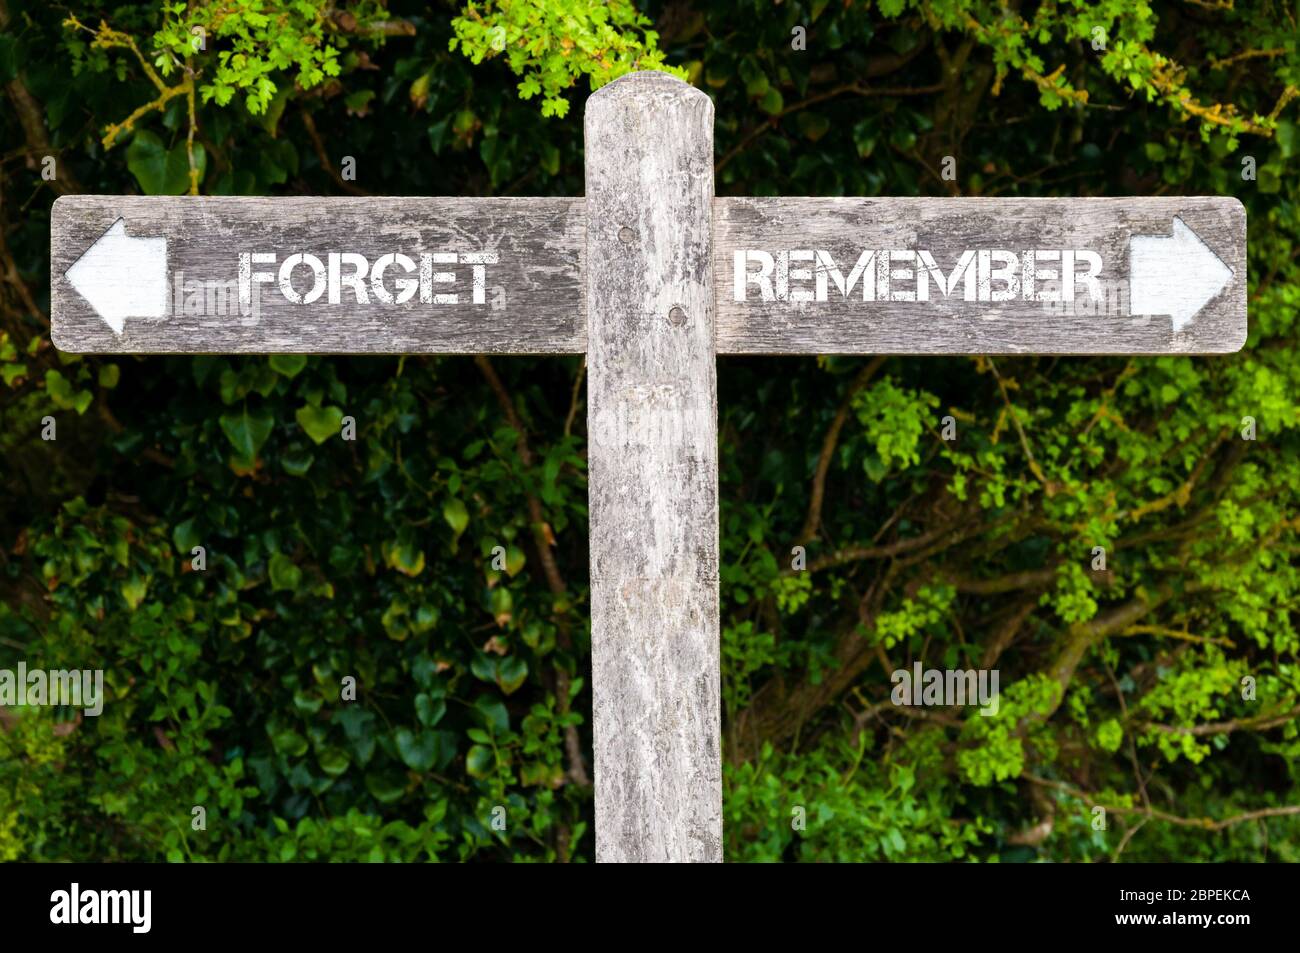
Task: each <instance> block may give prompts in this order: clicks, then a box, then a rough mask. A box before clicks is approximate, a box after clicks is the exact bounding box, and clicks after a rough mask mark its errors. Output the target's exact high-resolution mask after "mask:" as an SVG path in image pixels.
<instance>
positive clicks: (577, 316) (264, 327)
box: [50, 195, 586, 354]
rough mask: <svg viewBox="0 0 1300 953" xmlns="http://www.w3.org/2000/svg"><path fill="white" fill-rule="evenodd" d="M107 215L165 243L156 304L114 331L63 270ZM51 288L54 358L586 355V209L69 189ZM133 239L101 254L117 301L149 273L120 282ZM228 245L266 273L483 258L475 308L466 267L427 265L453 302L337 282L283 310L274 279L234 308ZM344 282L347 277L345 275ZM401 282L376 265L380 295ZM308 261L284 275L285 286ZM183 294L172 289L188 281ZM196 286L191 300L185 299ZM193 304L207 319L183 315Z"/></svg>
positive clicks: (59, 215)
mask: <svg viewBox="0 0 1300 953" xmlns="http://www.w3.org/2000/svg"><path fill="white" fill-rule="evenodd" d="M119 219H121V220H122V221H123V222H124V225H125V234H126V235H127V236H128V237H131V238H135V239H141V238H158V237H161V238H165V239H166V242H167V251H166V255H167V294H166V305H165V308H166V311H165V313H164V314H162V315H161V316H155V317H143V318H140V317H129V318H127V319H126V320H125V322H124V325H123V327H122V333H121V334H116V333H114V331H113V330H112V328H111V327H110V326H109V323H108V322H106V320H105V319H104V318H103V317H102V315H101V314H100V313H97V312H96V310H95V309H94V308H93V307H92V306H91V304H90V303H89V302H87V300H86V299H85V298H84V297H82V295H81V294H80V293H79V292H78V291H77V290H76V289H75V288H74V287H73V286H72V284H71V282H70V281H69V280H68V278H67V272H68V270H69V268H71V267H72V266H73V264H74V263H75V262H77V260H78V259H79V258H80V257H81V256H82V255H83V254H84V253H85V252H86V251H87V249H89V248H90V247H91V246H92V245H95V243H96V242H97V241H98V240H99V239H100V238H101V236H103V235H104V234H105V232H106V231H107V230H108V229H109V228H110V227H111V226H113V225H114V223H115V222H117V221H118V220H119ZM50 244H51V267H50V295H51V301H52V309H51V310H52V312H53V338H54V343H55V345H56V346H58V347H59V348H60V349H61V350H65V351H76V352H99V353H114V354H121V353H166V352H173V353H187V354H198V353H232V352H233V353H270V352H277V351H285V352H298V353H338V354H363V353H456V354H478V353H506V354H530V353H535V354H553V353H581V352H582V351H585V350H586V338H585V334H586V319H585V315H584V311H585V307H586V289H585V285H584V282H583V263H582V259H583V255H584V254H585V244H586V236H585V216H584V214H583V201H582V199H568V198H559V199H555V198H296V197H275V198H204V197H200V198H189V197H175V198H171V197H142V196H124V195H75V196H72V195H69V196H63V197H61V198H59V199H58V200H57V201H56V202H55V203H54V211H53V213H52V223H51V236H50ZM134 247H135V246H129V247H128V251H129V252H130V253H129V254H128V255H127V256H125V258H126V265H127V267H125V268H124V267H122V261H121V259H122V257H123V256H109V257H108V258H107V259H105V261H106V266H107V267H109V268H112V269H113V270H114V272H115V274H111V275H107V276H102V280H104V281H107V282H109V283H110V285H113V284H114V283H116V287H110V291H111V292H112V293H119V294H129V293H130V292H132V290H133V289H136V288H138V286H139V283H140V282H141V281H144V280H147V275H146V274H144V273H141V274H138V275H132V274H131V273H130V264H131V258H132V257H136V258H141V259H142V258H144V257H145V256H144V255H143V254H141V255H138V256H137V255H134V253H133V249H134ZM241 252H248V253H252V252H266V253H275V254H276V255H277V262H276V264H275V265H254V266H253V268H254V269H255V270H259V271H260V270H266V271H268V272H275V271H276V269H277V268H278V265H279V263H280V262H281V261H282V260H283V259H284V258H286V257H288V256H289V255H292V254H294V253H296V252H305V253H307V254H311V255H315V256H316V257H318V258H319V259H321V261H322V262H324V261H326V259H327V255H328V254H329V253H330V252H335V253H340V254H342V253H351V254H355V255H361V256H364V257H365V259H366V260H367V262H368V263H369V264H370V266H372V267H373V265H374V264H375V263H376V262H377V261H378V259H379V258H380V257H381V256H383V255H386V254H390V253H398V254H402V255H405V256H407V258H409V259H411V260H412V261H413V262H415V263H417V264H418V263H419V257H418V256H419V254H420V253H422V252H424V253H432V254H448V253H479V254H481V253H495V254H496V256H497V257H498V259H499V261H498V263H496V264H487V265H484V272H483V274H484V279H485V285H486V287H485V288H484V289H483V298H484V300H483V302H482V303H481V304H476V303H474V302H473V297H474V295H473V277H474V276H473V268H472V266H471V265H468V264H466V263H463V262H461V263H456V264H444V263H438V264H434V265H433V266H432V271H433V272H434V273H438V274H449V275H451V276H452V277H453V280H451V281H445V282H444V281H437V282H434V283H433V285H432V287H433V290H434V291H435V292H436V293H437V294H456V295H457V296H458V299H459V300H458V303H456V304H445V303H436V302H432V301H431V302H423V301H421V300H420V299H421V295H420V294H416V295H415V296H414V297H413V298H412V299H411V300H409V301H406V302H405V303H402V304H396V303H393V304H385V303H382V302H381V301H379V300H378V299H377V297H376V296H375V295H374V294H373V293H371V292H370V288H369V285H368V283H367V298H368V303H366V304H360V303H358V302H357V300H356V293H355V291H352V290H351V289H350V288H349V287H348V286H347V285H346V284H344V285H343V287H342V288H341V289H340V290H341V295H340V301H339V303H337V304H331V303H329V301H328V297H329V295H328V294H325V295H323V296H322V297H321V298H320V299H318V300H316V301H315V302H313V303H310V304H295V303H292V302H291V301H290V300H288V299H287V298H286V297H285V296H284V295H283V294H282V293H281V291H280V288H279V285H278V283H277V282H264V283H259V284H258V291H259V292H260V295H259V313H258V314H257V315H256V316H252V315H245V314H241V313H240V308H239V302H238V295H237V293H236V288H237V285H238V280H239V255H240V253H241ZM344 273H347V271H346V269H344ZM405 277H412V278H414V277H417V275H415V274H412V275H410V276H408V275H405V274H404V273H403V272H402V271H401V270H400V269H398V268H396V267H390V268H389V269H388V271H387V273H386V275H385V276H384V281H383V284H384V286H385V288H386V290H387V291H388V293H389V294H390V295H391V294H394V291H395V287H394V286H395V282H396V281H397V280H398V279H400V278H405ZM311 279H312V274H311V271H310V269H309V268H307V267H302V266H300V267H299V268H298V269H297V270H296V274H295V279H294V281H295V286H296V287H297V288H298V289H299V291H302V290H304V289H305V288H306V287H308V286H309V285H310V283H311ZM187 284H188V286H189V287H190V289H191V291H190V293H187V292H186V286H187ZM195 289H197V291H198V295H197V296H196V295H195V294H194V290H195ZM199 301H203V302H204V304H203V310H204V312H205V313H191V314H187V313H185V312H186V310H187V309H186V304H187V303H189V305H190V306H191V307H190V309H189V310H191V311H197V310H198V302H199Z"/></svg>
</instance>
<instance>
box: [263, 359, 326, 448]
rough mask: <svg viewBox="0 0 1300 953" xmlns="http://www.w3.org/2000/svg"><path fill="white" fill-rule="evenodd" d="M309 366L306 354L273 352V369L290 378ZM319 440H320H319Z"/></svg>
mask: <svg viewBox="0 0 1300 953" xmlns="http://www.w3.org/2000/svg"><path fill="white" fill-rule="evenodd" d="M306 366H307V355H306V354H272V355H271V370H273V371H275V372H276V373H277V374H283V375H284V376H285V377H288V378H290V379H292V378H294V377H297V376H298V374H299V373H300V372H301V371H302V369H303V368H304V367H306ZM317 442H319V441H317Z"/></svg>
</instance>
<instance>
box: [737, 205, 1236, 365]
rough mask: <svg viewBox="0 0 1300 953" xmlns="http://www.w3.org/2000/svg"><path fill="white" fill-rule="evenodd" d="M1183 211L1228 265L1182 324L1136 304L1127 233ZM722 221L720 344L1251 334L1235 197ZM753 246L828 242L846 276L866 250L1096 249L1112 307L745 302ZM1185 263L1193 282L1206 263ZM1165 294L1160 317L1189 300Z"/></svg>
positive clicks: (810, 211)
mask: <svg viewBox="0 0 1300 953" xmlns="http://www.w3.org/2000/svg"><path fill="white" fill-rule="evenodd" d="M1176 217H1177V218H1179V219H1180V220H1181V221H1182V222H1183V223H1185V224H1186V225H1187V226H1188V227H1189V228H1190V229H1192V230H1193V231H1194V232H1195V234H1196V235H1197V236H1199V238H1200V239H1201V240H1202V241H1203V242H1204V243H1205V245H1206V246H1208V248H1209V250H1211V251H1212V252H1213V253H1214V255H1215V256H1217V257H1218V258H1219V259H1221V260H1222V262H1223V263H1224V264H1225V265H1227V267H1228V268H1230V269H1231V270H1232V276H1231V279H1230V280H1229V281H1228V282H1227V285H1226V287H1224V288H1223V290H1222V291H1221V292H1220V293H1219V294H1217V295H1216V296H1215V297H1213V298H1212V299H1211V300H1210V301H1209V303H1208V304H1207V305H1206V306H1205V307H1204V308H1202V309H1201V310H1200V311H1199V313H1198V314H1196V315H1195V317H1194V318H1193V319H1192V320H1191V321H1190V323H1188V324H1186V326H1185V327H1183V328H1181V329H1180V330H1179V331H1177V332H1175V330H1174V328H1173V323H1174V322H1173V321H1172V320H1171V319H1170V318H1169V317H1168V316H1153V315H1150V314H1147V315H1142V314H1137V315H1134V314H1130V313H1129V310H1130V309H1129V308H1128V307H1127V294H1128V290H1129V289H1128V283H1129V280H1130V278H1131V277H1132V276H1131V269H1130V261H1129V257H1130V239H1131V238H1132V237H1133V236H1170V235H1171V233H1172V229H1173V221H1174V219H1175V218H1176ZM713 223H714V256H715V260H714V269H713V270H714V284H715V289H716V298H717V351H718V353H720V354H831V353H842V354H934V353H957V354H980V353H990V354H992V353H1027V354H1147V353H1152V354H1156V353H1184V354H1193V353H1220V352H1228V351H1235V350H1238V349H1239V348H1240V347H1241V346H1242V344H1243V343H1244V342H1245V339H1246V213H1245V209H1244V208H1243V207H1242V205H1241V203H1240V202H1238V201H1237V200H1236V199H1233V198H1223V197H1161V198H1080V199H1023V198H1008V199H979V198H957V199H953V198H872V199H866V198H720V199H717V200H715V202H714V205H713ZM1162 247H1163V246H1162ZM1168 247H1169V248H1170V250H1171V251H1172V252H1173V254H1171V255H1166V256H1164V258H1163V259H1162V260H1161V261H1160V263H1159V264H1160V266H1161V267H1178V266H1179V263H1180V262H1183V261H1184V260H1185V259H1186V257H1187V256H1186V255H1184V254H1183V249H1181V248H1175V246H1174V245H1173V243H1172V242H1170V243H1169V245H1168ZM746 249H766V250H768V251H769V252H772V253H775V252H776V251H778V250H787V251H789V250H796V249H805V250H806V249H823V250H826V251H828V252H829V253H830V255H831V257H832V259H833V260H834V261H835V262H837V264H838V266H839V268H840V269H842V271H843V273H844V274H845V275H847V274H848V272H849V269H850V268H851V266H852V265H853V264H854V262H855V261H856V260H857V258H858V256H859V254H860V253H861V252H862V251H863V250H867V249H902V250H908V249H910V250H913V251H915V250H917V249H927V250H929V251H930V252H931V253H932V254H933V256H934V259H935V260H936V261H937V262H938V264H939V265H940V267H941V268H942V269H943V270H944V271H948V270H949V269H951V268H952V267H953V265H954V264H955V263H956V261H957V260H958V256H959V255H960V254H961V252H962V251H963V250H965V249H1008V250H1011V251H1015V252H1021V251H1023V250H1025V249H1092V250H1095V251H1096V252H1097V253H1098V254H1099V255H1100V256H1101V258H1102V261H1103V269H1102V273H1101V277H1102V278H1103V279H1104V280H1105V282H1107V285H1106V290H1107V291H1108V293H1109V292H1114V293H1115V296H1116V297H1115V299H1114V302H1115V304H1116V306H1114V307H1111V308H1109V309H1107V308H1104V307H1103V308H1102V309H1101V310H1103V311H1105V310H1109V311H1110V312H1111V313H1101V314H1097V313H1090V312H1091V311H1093V310H1097V309H1094V308H1090V306H1089V302H1088V301H1087V300H1086V299H1085V297H1084V294H1083V290H1084V289H1083V288H1082V287H1080V288H1079V289H1078V291H1077V294H1076V298H1075V301H1074V302H1073V305H1074V306H1073V307H1071V308H1069V309H1068V310H1067V309H1066V308H1064V307H1062V306H1061V305H1055V304H1053V303H1051V302H1041V301H1029V300H1023V299H1017V300H1010V301H996V302H989V303H986V302H978V301H976V302H971V301H966V300H963V296H962V295H961V294H957V295H955V296H954V297H953V298H950V299H944V298H943V297H942V296H940V295H936V294H934V293H933V292H932V293H931V299H930V300H929V301H925V302H919V301H918V302H912V301H863V300H861V294H855V295H853V296H852V298H851V299H846V298H845V296H844V295H843V294H841V293H840V292H839V290H838V289H837V288H836V287H835V285H834V284H833V283H831V285H830V288H829V294H828V296H827V298H828V300H826V301H824V302H819V301H772V302H764V301H761V300H756V299H757V294H756V293H754V291H753V290H752V289H751V290H750V292H749V293H748V295H747V300H746V301H744V302H738V301H736V300H735V293H734V291H735V287H734V253H735V252H736V251H737V250H746ZM1209 264H1210V266H1211V267H1213V264H1214V263H1213V262H1212V261H1211V262H1210V263H1209ZM804 267H808V266H806V265H805V266H804ZM1185 267H1190V275H1189V277H1190V279H1192V281H1189V282H1188V284H1191V283H1192V282H1194V280H1195V279H1196V278H1198V277H1199V276H1200V275H1201V274H1203V273H1204V270H1203V269H1200V268H1197V267H1195V265H1194V263H1193V264H1192V265H1186V266H1185ZM814 270H816V269H815V268H814ZM795 285H796V282H794V281H792V282H791V286H792V287H793V286H795ZM797 286H798V287H799V288H801V289H804V290H807V289H811V288H813V287H814V282H812V281H808V280H801V281H799V282H797ZM905 286H906V283H905V282H895V283H894V287H905ZM1159 290H1160V292H1161V293H1160V294H1159V295H1158V297H1159V299H1160V303H1161V306H1162V307H1165V308H1168V309H1170V310H1168V311H1165V312H1163V314H1164V315H1168V314H1171V313H1173V310H1174V309H1177V308H1178V307H1180V306H1181V307H1185V306H1187V304H1188V302H1187V301H1185V300H1181V299H1183V298H1185V297H1186V295H1185V293H1184V291H1183V286H1182V285H1181V284H1180V283H1178V282H1171V283H1169V284H1167V285H1165V286H1162V287H1161V288H1160V289H1159ZM1148 297H1149V296H1148ZM1192 303H1193V304H1194V303H1195V302H1192Z"/></svg>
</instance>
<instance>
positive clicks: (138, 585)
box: [120, 573, 149, 612]
mask: <svg viewBox="0 0 1300 953" xmlns="http://www.w3.org/2000/svg"><path fill="white" fill-rule="evenodd" d="M120 591H121V593H122V598H123V599H125V600H126V604H127V605H128V606H130V607H131V611H132V612H134V611H135V610H136V609H138V608H140V603H142V602H144V597H145V593H147V592H148V591H149V577H148V576H141V575H137V574H135V573H132V574H131V575H130V576H128V577H127V578H126V579H124V580H123V581H122V586H121V590H120Z"/></svg>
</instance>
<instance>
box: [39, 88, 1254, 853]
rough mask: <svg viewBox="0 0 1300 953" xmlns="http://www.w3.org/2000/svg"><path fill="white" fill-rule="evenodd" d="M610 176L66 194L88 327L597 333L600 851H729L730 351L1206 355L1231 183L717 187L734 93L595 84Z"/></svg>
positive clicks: (347, 346)
mask: <svg viewBox="0 0 1300 953" xmlns="http://www.w3.org/2000/svg"><path fill="white" fill-rule="evenodd" d="M586 163H587V166H586V179H587V183H586V184H587V194H586V198H585V199H499V198H497V199H493V198H488V199H456V198H415V199H406V198H401V199H399V198H375V199H357V198H140V197H132V196H65V197H63V198H60V199H59V200H58V201H57V202H56V203H55V205H54V213H53V220H52V232H51V262H52V264H51V277H50V284H51V300H52V313H53V338H54V343H55V344H56V345H57V346H58V347H60V348H62V349H64V350H67V351H75V352H82V353H161V352H171V353H225V352H232V353H273V352H291V353H313V352H314V353H336V354H361V353H464V354H471V353H505V354H562V353H585V354H586V355H587V364H588V368H589V372H588V400H587V404H588V406H587V413H588V485H589V497H590V513H591V617H592V619H591V621H592V670H593V679H592V692H593V735H594V747H595V756H596V762H595V780H596V855H597V859H598V860H601V861H719V860H721V859H722V768H721V714H720V698H719V692H720V689H719V678H720V676H719V645H718V639H719V618H718V612H719V599H718V553H719V545H718V464H717V452H718V451H717V389H716V362H715V359H714V358H715V355H717V354H754V353H761V354H818V353H842V354H880V353H895V354H935V353H945V354H979V353H1032V354H1172V353H1179V354H1199V353H1222V352H1229V351H1235V350H1237V349H1239V348H1240V347H1241V346H1242V344H1243V343H1244V342H1245V339H1246V216H1245V210H1244V209H1243V208H1242V206H1241V204H1240V203H1239V202H1237V201H1236V200H1235V199H1231V198H1218V197H1211V198H1205V197H1200V198H1192V197H1169V198H1105V199H1102V198H1089V199H960V198H959V199H929V198H926V199H889V198H883V199H855V198H838V199H819V198H765V199H743V198H740V199H732V198H722V199H715V198H714V196H713V105H712V102H711V101H710V100H709V98H708V97H707V96H706V95H705V94H704V93H702V92H700V91H699V90H696V89H694V88H692V87H690V86H688V85H686V84H685V83H682V82H681V81H679V80H677V79H674V78H672V77H669V76H667V75H665V74H662V73H651V72H644V73H633V74H630V75H628V76H625V77H623V78H621V79H619V80H617V81H615V82H613V83H611V84H610V85H608V86H606V87H604V88H603V89H601V90H599V91H598V92H596V93H594V94H593V95H592V97H591V98H590V100H589V101H588V103H587V114H586Z"/></svg>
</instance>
